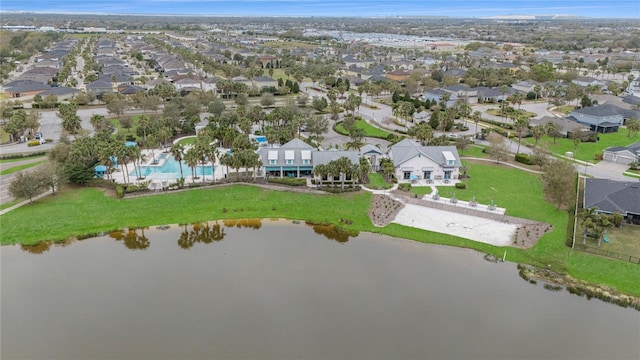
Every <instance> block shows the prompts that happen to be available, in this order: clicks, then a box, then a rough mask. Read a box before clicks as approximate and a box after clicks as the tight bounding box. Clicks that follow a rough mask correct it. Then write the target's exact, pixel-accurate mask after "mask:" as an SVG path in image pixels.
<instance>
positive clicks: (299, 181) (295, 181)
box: [267, 177, 307, 186]
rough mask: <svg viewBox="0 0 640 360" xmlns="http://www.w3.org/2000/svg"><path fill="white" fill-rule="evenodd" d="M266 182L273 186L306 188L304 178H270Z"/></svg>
mask: <svg viewBox="0 0 640 360" xmlns="http://www.w3.org/2000/svg"><path fill="white" fill-rule="evenodd" d="M267 182H270V183H274V184H282V185H289V186H306V185H307V179H305V178H277V177H276V178H274V177H270V178H269V180H267Z"/></svg>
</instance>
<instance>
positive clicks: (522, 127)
mask: <svg viewBox="0 0 640 360" xmlns="http://www.w3.org/2000/svg"><path fill="white" fill-rule="evenodd" d="M514 129H515V131H516V134H517V135H518V150H516V155H518V154H520V143H522V135H524V133H525V131H527V130H528V129H529V118H527V117H521V118H519V119H518V120H516V121H515V127H514Z"/></svg>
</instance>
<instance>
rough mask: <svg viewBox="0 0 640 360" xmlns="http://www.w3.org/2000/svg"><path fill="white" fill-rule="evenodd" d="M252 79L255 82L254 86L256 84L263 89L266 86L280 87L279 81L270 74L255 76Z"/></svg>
mask: <svg viewBox="0 0 640 360" xmlns="http://www.w3.org/2000/svg"><path fill="white" fill-rule="evenodd" d="M251 81H252V83H253V86H255V87H256V88H258V89H262V88H265V87H275V88H277V87H278V81H277V80H274V79H273V78H271V77H269V76H258V77H254V78H253V79H252V80H251Z"/></svg>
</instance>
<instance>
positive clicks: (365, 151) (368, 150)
mask: <svg viewBox="0 0 640 360" xmlns="http://www.w3.org/2000/svg"><path fill="white" fill-rule="evenodd" d="M368 153H377V154H380V155H382V151H381V150H380V149H379V148H378V147H377V146H374V145H371V144H367V145H365V146H363V147H361V148H360V154H368Z"/></svg>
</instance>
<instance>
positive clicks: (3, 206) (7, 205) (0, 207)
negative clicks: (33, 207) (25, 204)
mask: <svg viewBox="0 0 640 360" xmlns="http://www.w3.org/2000/svg"><path fill="white" fill-rule="evenodd" d="M22 200H23V199H15V200H11V201H9V202H6V203H2V204H0V210H4V209H8V208H10V207H12V206H13V205H15V204H17V203H19V202H21V201H22Z"/></svg>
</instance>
